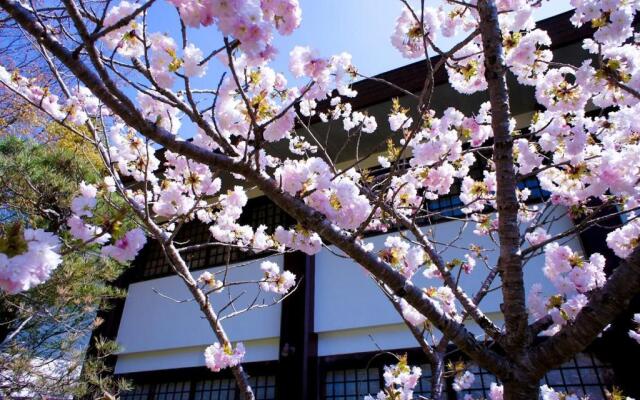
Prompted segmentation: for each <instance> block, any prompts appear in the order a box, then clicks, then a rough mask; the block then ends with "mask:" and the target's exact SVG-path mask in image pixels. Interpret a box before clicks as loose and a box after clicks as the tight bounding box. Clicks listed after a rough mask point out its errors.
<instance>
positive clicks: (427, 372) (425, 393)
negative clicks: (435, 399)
mask: <svg viewBox="0 0 640 400" xmlns="http://www.w3.org/2000/svg"><path fill="white" fill-rule="evenodd" d="M420 368H422V376H420V380H419V381H418V384H417V385H416V387H415V388H414V390H413V393H414V398H419V397H418V396H422V397H425V398H431V366H430V365H429V364H424V365H421V366H420Z"/></svg>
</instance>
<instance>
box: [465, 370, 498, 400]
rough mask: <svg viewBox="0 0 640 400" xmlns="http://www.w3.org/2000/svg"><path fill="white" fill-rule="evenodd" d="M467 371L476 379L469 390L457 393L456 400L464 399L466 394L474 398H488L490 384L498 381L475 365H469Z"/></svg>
mask: <svg viewBox="0 0 640 400" xmlns="http://www.w3.org/2000/svg"><path fill="white" fill-rule="evenodd" d="M468 370H469V371H470V372H472V373H473V374H474V375H475V376H476V378H475V380H474V381H473V383H472V384H471V387H470V388H469V389H467V390H462V391H460V392H458V393H457V397H458V399H464V396H465V395H466V394H471V395H472V396H473V397H475V398H480V397H485V398H486V397H488V396H489V388H490V387H491V382H498V379H497V378H496V377H495V375H493V374H492V373H490V372H489V371H487V370H484V369H482V368H480V367H478V366H477V365H475V364H471V365H469V367H468Z"/></svg>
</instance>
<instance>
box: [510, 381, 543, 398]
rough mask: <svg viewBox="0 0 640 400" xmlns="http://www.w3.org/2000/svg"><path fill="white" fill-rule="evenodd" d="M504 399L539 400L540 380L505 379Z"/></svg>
mask: <svg viewBox="0 0 640 400" xmlns="http://www.w3.org/2000/svg"><path fill="white" fill-rule="evenodd" d="M503 385H504V397H503V399H504V400H538V399H539V398H540V386H539V382H534V383H530V382H519V381H505V382H504V383H503Z"/></svg>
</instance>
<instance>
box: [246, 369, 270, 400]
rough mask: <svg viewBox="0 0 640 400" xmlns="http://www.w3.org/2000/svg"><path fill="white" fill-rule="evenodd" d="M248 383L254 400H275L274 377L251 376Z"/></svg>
mask: <svg viewBox="0 0 640 400" xmlns="http://www.w3.org/2000/svg"><path fill="white" fill-rule="evenodd" d="M249 383H250V384H251V388H252V389H253V393H254V394H255V396H256V400H275V398H276V377H275V376H273V375H269V376H252V377H250V378H249Z"/></svg>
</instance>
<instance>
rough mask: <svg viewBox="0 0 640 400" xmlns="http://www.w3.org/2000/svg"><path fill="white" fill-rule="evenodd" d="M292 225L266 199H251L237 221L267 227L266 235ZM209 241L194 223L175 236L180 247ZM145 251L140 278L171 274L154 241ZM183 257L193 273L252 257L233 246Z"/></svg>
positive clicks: (205, 229) (207, 248)
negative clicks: (279, 227) (276, 229)
mask: <svg viewBox="0 0 640 400" xmlns="http://www.w3.org/2000/svg"><path fill="white" fill-rule="evenodd" d="M291 222H292V219H291V217H289V216H288V215H287V214H286V213H285V212H284V211H282V210H281V209H280V208H279V207H277V206H276V205H275V204H273V203H272V202H270V201H268V200H266V199H265V198H257V199H252V200H250V201H249V203H248V204H247V206H246V207H245V208H244V210H243V215H242V217H241V219H240V223H241V224H246V225H251V226H252V227H254V228H256V227H258V226H259V225H266V226H267V231H268V232H269V233H273V231H274V230H275V228H276V227H277V226H278V225H283V226H288V225H289V224H290V223H291ZM212 241H213V238H212V237H211V233H210V232H209V227H208V226H207V225H206V224H203V223H200V222H197V221H194V222H190V223H188V224H185V225H184V226H183V227H182V228H181V230H180V232H179V233H178V235H177V237H176V242H178V243H179V247H187V246H193V245H198V244H206V243H211V242H212ZM146 250H147V251H146V257H145V261H144V268H143V272H142V277H143V278H152V277H155V276H161V275H166V274H168V273H169V272H170V271H171V269H170V266H169V263H168V261H167V259H166V257H165V255H164V252H163V251H162V248H161V247H160V245H158V243H157V242H155V241H150V243H149V244H148V249H146ZM182 254H183V257H184V259H185V261H186V262H187V265H188V266H189V268H191V269H192V270H197V269H203V268H208V267H212V266H216V265H224V264H225V263H226V262H227V261H228V262H229V263H236V262H240V261H245V260H248V259H250V258H252V257H255V255H254V254H253V253H251V252H243V251H240V250H239V249H238V248H236V247H231V246H224V245H216V246H203V247H202V248H199V249H197V250H192V251H189V252H183V253H182Z"/></svg>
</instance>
